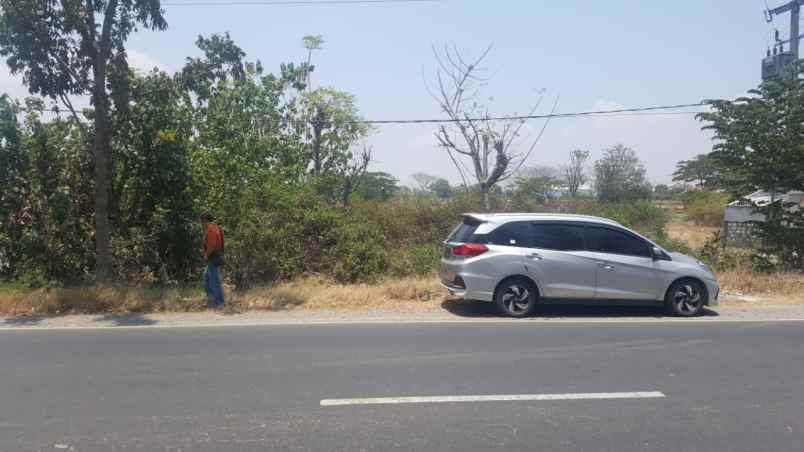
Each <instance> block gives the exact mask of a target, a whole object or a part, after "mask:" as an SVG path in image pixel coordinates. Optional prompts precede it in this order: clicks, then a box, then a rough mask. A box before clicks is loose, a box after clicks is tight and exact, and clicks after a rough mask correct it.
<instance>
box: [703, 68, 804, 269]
mask: <svg viewBox="0 0 804 452" xmlns="http://www.w3.org/2000/svg"><path fill="white" fill-rule="evenodd" d="M708 102H709V103H710V104H711V106H712V110H711V111H710V112H707V113H701V114H699V115H698V118H699V119H700V120H701V121H703V122H704V123H705V126H704V129H708V130H712V131H713V132H714V139H715V145H714V150H713V152H712V153H711V154H710V155H711V156H712V158H713V159H714V160H715V161H716V162H717V164H718V166H719V167H720V169H721V178H722V184H723V187H724V188H726V189H727V190H728V191H730V192H731V193H733V194H734V195H737V196H743V195H745V194H746V193H749V192H751V191H754V190H757V189H762V190H768V191H770V192H771V193H774V192H787V191H789V190H804V64H802V63H801V62H799V63H797V64H794V65H792V66H791V67H790V68H789V72H788V74H786V76H785V77H778V78H773V79H770V80H766V81H764V82H763V83H762V84H761V85H760V86H759V88H757V89H754V90H751V91H749V95H748V96H745V97H740V98H738V99H736V100H734V101H731V100H712V101H708ZM760 210H761V211H762V212H763V213H764V214H765V222H763V223H761V224H760V236H761V238H762V239H763V240H762V244H763V246H762V248H763V249H762V254H761V255H759V256H757V257H758V258H759V260H762V259H765V257H766V256H769V255H774V256H777V257H779V262H780V263H781V264H782V266H784V267H787V268H791V269H797V270H802V269H804V210H801V209H799V210H793V209H786V208H784V206H783V205H782V200H781V199H779V200H774V202H772V203H770V204H769V205H767V206H765V207H763V208H761V209H760ZM775 265H776V264H773V266H775Z"/></svg>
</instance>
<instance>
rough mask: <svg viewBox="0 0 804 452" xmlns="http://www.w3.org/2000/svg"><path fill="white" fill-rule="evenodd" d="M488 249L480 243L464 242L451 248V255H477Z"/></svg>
mask: <svg viewBox="0 0 804 452" xmlns="http://www.w3.org/2000/svg"><path fill="white" fill-rule="evenodd" d="M488 250H489V249H488V248H486V245H483V244H482V243H464V244H463V245H458V246H456V247H453V248H452V255H453V256H463V257H473V256H479V255H481V254H483V253H485V252H486V251H488Z"/></svg>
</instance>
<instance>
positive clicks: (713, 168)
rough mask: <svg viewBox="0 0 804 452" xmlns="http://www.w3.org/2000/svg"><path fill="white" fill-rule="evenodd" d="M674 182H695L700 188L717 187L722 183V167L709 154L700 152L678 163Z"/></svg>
mask: <svg viewBox="0 0 804 452" xmlns="http://www.w3.org/2000/svg"><path fill="white" fill-rule="evenodd" d="M673 182H694V183H695V185H697V186H698V188H700V189H702V190H703V189H715V188H718V186H719V185H720V168H718V165H717V161H716V160H715V159H713V158H712V157H711V156H709V155H708V154H698V155H696V156H695V157H693V158H691V159H689V160H682V161H680V162H678V164H677V165H676V171H675V172H674V173H673Z"/></svg>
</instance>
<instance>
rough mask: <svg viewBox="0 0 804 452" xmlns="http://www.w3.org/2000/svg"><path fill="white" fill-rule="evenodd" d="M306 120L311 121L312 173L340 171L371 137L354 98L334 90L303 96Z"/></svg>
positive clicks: (321, 89) (317, 174)
mask: <svg viewBox="0 0 804 452" xmlns="http://www.w3.org/2000/svg"><path fill="white" fill-rule="evenodd" d="M302 104H303V107H302V108H303V117H304V119H305V120H306V121H308V122H309V124H310V126H309V127H308V130H307V140H308V143H309V160H310V173H311V174H312V175H313V176H321V175H323V174H327V173H332V172H337V171H338V170H340V169H342V168H343V166H344V165H345V164H347V162H348V161H349V159H350V158H351V156H352V155H351V152H349V150H350V149H351V147H352V146H353V145H354V144H355V143H357V142H358V141H360V140H361V139H363V138H364V137H365V136H366V135H368V133H369V131H370V128H369V126H368V125H366V124H365V123H363V122H361V120H362V118H361V117H360V114H359V112H358V109H357V103H356V101H355V98H354V96H352V95H351V94H349V93H346V92H343V91H339V90H336V89H334V88H318V89H316V90H313V91H309V92H305V93H304V94H303V95H302Z"/></svg>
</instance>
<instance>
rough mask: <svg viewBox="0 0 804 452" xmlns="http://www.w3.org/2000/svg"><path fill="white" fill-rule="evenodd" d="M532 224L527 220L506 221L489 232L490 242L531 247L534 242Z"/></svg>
mask: <svg viewBox="0 0 804 452" xmlns="http://www.w3.org/2000/svg"><path fill="white" fill-rule="evenodd" d="M531 229H532V228H531V225H530V223H528V222H525V221H515V222H511V223H506V224H504V225H502V226H500V227H498V228H497V229H495V230H493V231H491V234H489V238H488V243H490V244H493V245H503V246H518V247H522V248H529V247H531V246H532V243H533V231H532V230H531Z"/></svg>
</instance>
